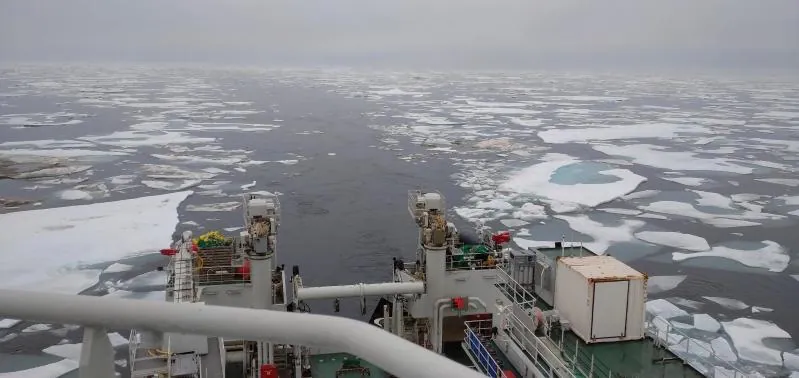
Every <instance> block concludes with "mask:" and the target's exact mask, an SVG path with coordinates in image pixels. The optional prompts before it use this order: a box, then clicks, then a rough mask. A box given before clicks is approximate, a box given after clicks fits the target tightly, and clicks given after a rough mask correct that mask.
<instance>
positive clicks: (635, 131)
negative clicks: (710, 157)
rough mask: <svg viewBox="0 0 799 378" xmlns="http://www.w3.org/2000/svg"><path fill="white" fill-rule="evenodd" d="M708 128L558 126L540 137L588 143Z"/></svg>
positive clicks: (655, 125) (656, 124) (691, 126)
mask: <svg viewBox="0 0 799 378" xmlns="http://www.w3.org/2000/svg"><path fill="white" fill-rule="evenodd" d="M706 132H708V129H707V128H705V127H701V126H696V125H685V124H673V123H655V124H639V125H624V126H607V127H591V128H558V129H550V130H546V131H541V132H539V133H538V137H539V138H541V139H542V140H543V141H544V142H545V143H588V142H590V141H605V140H614V139H642V138H664V139H670V138H674V137H676V136H678V135H679V134H681V133H706Z"/></svg>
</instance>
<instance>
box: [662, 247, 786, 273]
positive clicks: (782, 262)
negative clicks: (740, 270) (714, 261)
mask: <svg viewBox="0 0 799 378" xmlns="http://www.w3.org/2000/svg"><path fill="white" fill-rule="evenodd" d="M762 243H763V244H765V246H764V247H762V248H759V249H755V250H742V249H735V248H731V247H726V246H715V247H713V248H711V249H710V250H709V251H706V252H695V253H682V252H674V253H672V258H673V259H674V261H683V260H687V259H693V258H698V257H721V258H725V259H730V260H734V261H737V262H739V263H741V264H743V265H746V266H750V267H754V268H763V269H768V270H769V271H771V272H782V271H784V270H785V269H786V268H787V267H788V263H789V262H790V260H791V257H790V255H789V254H788V251H786V250H785V248H783V247H782V246H781V245H779V244H778V243H777V242H774V241H771V240H764V241H763V242H762Z"/></svg>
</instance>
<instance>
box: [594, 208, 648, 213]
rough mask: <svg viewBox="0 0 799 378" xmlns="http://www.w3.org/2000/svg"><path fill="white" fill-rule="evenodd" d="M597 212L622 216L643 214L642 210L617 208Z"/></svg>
mask: <svg viewBox="0 0 799 378" xmlns="http://www.w3.org/2000/svg"><path fill="white" fill-rule="evenodd" d="M597 210H599V211H604V212H606V213H611V214H621V215H638V214H641V210H633V209H620V208H615V207H606V208H604V209H597Z"/></svg>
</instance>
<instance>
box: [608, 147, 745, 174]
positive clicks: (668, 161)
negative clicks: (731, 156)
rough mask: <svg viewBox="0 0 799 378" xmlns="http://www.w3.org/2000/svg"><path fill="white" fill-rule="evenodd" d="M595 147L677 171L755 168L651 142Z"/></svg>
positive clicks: (737, 170) (733, 171)
mask: <svg viewBox="0 0 799 378" xmlns="http://www.w3.org/2000/svg"><path fill="white" fill-rule="evenodd" d="M593 148H594V149H595V150H597V151H599V152H602V153H604V154H607V155H611V156H624V157H628V158H631V159H633V161H634V162H635V163H636V164H641V165H648V166H651V167H655V168H663V169H671V170H675V171H717V172H730V173H738V174H749V173H752V172H753V171H754V170H753V169H752V168H749V167H744V166H740V165H736V164H733V163H730V162H728V161H726V160H724V159H722V158H714V159H703V158H699V157H696V154H694V153H692V152H683V151H664V148H665V147H661V146H654V145H651V144H636V145H627V146H617V145H595V146H593Z"/></svg>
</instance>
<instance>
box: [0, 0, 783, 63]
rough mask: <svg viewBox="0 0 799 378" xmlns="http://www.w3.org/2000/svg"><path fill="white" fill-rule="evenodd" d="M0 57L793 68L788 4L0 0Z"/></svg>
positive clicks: (754, 0) (766, 0)
mask: <svg viewBox="0 0 799 378" xmlns="http://www.w3.org/2000/svg"><path fill="white" fill-rule="evenodd" d="M0 60H12V61H19V60H24V61H31V60H49V61H58V60H83V61H93V60H102V61H193V62H218V63H232V64H264V65H269V64H275V65H286V64H292V65H293V64H297V65H324V64H342V65H377V66H381V65H392V64H395V65H418V66H447V65H454V66H459V65H461V66H472V65H473V66H480V67H492V66H496V67H520V66H521V67H525V66H530V67H536V66H548V65H552V66H561V65H563V66H576V67H579V66H592V65H597V66H603V65H604V66H627V65H629V66H637V65H642V66H647V65H659V66H669V65H682V66H692V65H707V66H714V65H721V66H762V67H781V68H797V67H799V0H482V1H478V0H426V1H421V0H294V1H287V0H281V1H274V0H260V1H257V0H216V1H214V0H49V1H48V0H3V1H0Z"/></svg>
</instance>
